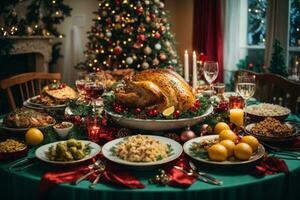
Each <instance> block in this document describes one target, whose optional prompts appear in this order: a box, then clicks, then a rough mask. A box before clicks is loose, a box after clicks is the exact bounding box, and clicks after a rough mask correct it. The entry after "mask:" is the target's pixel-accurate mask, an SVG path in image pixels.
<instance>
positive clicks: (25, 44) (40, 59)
mask: <svg viewBox="0 0 300 200" xmlns="http://www.w3.org/2000/svg"><path fill="white" fill-rule="evenodd" d="M8 38H9V39H11V40H13V47H14V49H13V50H12V51H11V55H16V54H27V53H36V54H37V56H36V63H35V66H36V71H42V72H47V71H48V63H49V61H50V60H51V56H52V41H53V38H54V37H51V36H49V37H48V36H47V37H46V36H10V37H8Z"/></svg>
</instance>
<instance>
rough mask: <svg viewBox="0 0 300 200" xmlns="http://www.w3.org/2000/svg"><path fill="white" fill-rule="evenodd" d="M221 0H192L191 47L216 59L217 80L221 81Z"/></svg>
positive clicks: (210, 58)
mask: <svg viewBox="0 0 300 200" xmlns="http://www.w3.org/2000/svg"><path fill="white" fill-rule="evenodd" d="M221 3H222V2H221V0H194V28H193V48H194V49H195V50H196V51H197V52H198V53H199V52H203V53H204V54H205V55H207V60H211V61H218V64H219V75H218V79H217V80H218V81H220V82H223V36H222V22H221V17H222V13H221V9H222V7H221Z"/></svg>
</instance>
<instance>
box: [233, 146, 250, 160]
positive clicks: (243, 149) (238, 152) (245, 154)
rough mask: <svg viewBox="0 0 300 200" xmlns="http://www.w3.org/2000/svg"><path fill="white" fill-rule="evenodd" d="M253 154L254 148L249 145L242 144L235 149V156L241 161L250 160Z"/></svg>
mask: <svg viewBox="0 0 300 200" xmlns="http://www.w3.org/2000/svg"><path fill="white" fill-rule="evenodd" d="M252 153H253V151H252V148H251V146H250V145H249V144H247V143H243V142H241V143H238V144H237V145H236V146H235V147H234V156H235V157H236V158H237V159H239V160H249V158H250V157H251V155H252Z"/></svg>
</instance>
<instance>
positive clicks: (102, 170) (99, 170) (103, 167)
mask: <svg viewBox="0 0 300 200" xmlns="http://www.w3.org/2000/svg"><path fill="white" fill-rule="evenodd" d="M102 164H103V165H102V166H101V167H100V169H98V170H96V173H99V174H98V175H97V177H96V178H95V180H94V181H93V182H92V183H91V184H90V186H89V188H90V189H94V188H95V187H96V185H97V183H98V182H99V180H100V178H101V175H102V172H104V170H105V165H104V163H102Z"/></svg>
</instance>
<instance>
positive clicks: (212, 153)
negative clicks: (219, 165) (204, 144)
mask: <svg viewBox="0 0 300 200" xmlns="http://www.w3.org/2000/svg"><path fill="white" fill-rule="evenodd" d="M207 152H208V156H209V158H210V159H211V160H213V161H219V162H221V161H224V160H226V158H227V155H228V154H227V149H226V147H224V146H223V145H221V144H214V145H212V146H211V147H209V148H208V150H207Z"/></svg>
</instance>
